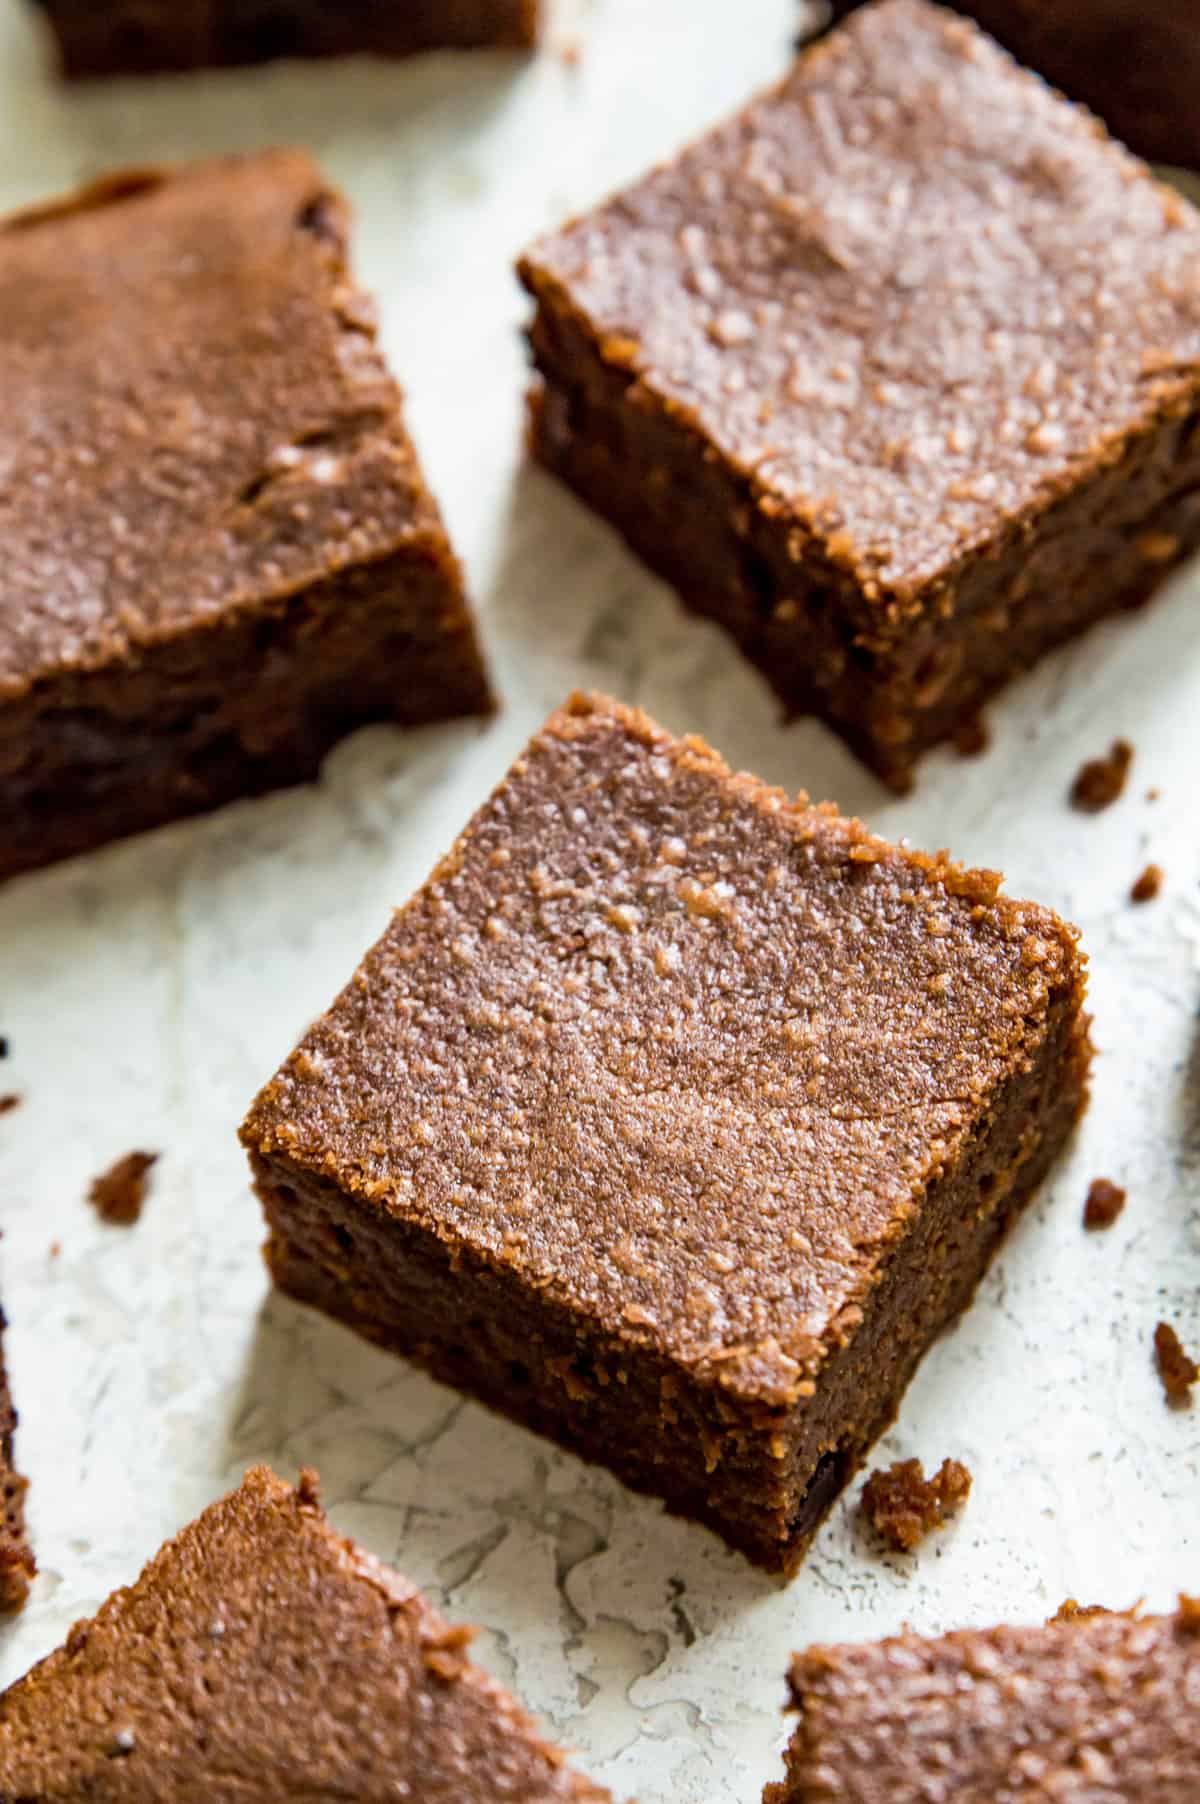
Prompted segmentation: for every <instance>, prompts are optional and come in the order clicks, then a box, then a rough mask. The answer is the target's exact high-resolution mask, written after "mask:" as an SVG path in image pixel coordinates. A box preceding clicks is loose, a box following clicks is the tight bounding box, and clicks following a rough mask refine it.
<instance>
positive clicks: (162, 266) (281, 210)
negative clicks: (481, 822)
mask: <svg viewBox="0 0 1200 1804" xmlns="http://www.w3.org/2000/svg"><path fill="white" fill-rule="evenodd" d="M347 229H348V225H347V211H346V207H345V204H344V202H343V201H342V199H341V197H340V196H339V195H337V194H336V193H334V192H333V191H332V190H330V188H329V187H328V186H327V185H326V183H325V181H324V179H323V177H322V176H321V174H320V172H319V171H318V170H317V169H316V168H315V167H314V166H313V164H312V163H311V162H310V161H309V159H308V158H307V157H306V156H304V155H302V154H300V153H299V152H293V151H277V152H268V153H265V154H262V155H258V156H249V157H241V158H231V159H229V160H226V161H220V162H212V163H201V164H197V165H193V166H190V167H184V168H180V169H177V170H174V171H171V172H168V171H165V170H163V171H153V170H145V171H131V172H127V173H125V174H123V175H115V176H112V177H110V178H108V179H107V180H105V181H102V182H100V183H98V184H97V185H96V186H94V187H92V188H89V189H85V190H84V191H83V192H81V193H79V194H76V195H72V196H69V197H68V198H67V199H65V200H62V201H58V202H54V203H51V204H50V205H48V206H46V207H43V208H41V209H38V210H36V211H32V212H29V213H25V214H22V215H18V216H16V217H14V218H11V219H9V220H7V221H5V222H2V223H0V386H2V388H3V392H4V395H5V401H6V405H5V409H4V419H3V422H0V462H2V463H3V465H4V468H5V470H6V471H7V476H6V479H5V482H4V485H3V488H2V490H0V526H2V529H3V532H2V536H3V540H4V547H5V555H4V560H3V566H2V568H0V818H2V819H3V821H4V833H3V836H2V839H0V878H2V877H10V876H12V875H14V874H15V873H16V872H18V871H24V870H29V869H31V868H32V867H34V866H36V865H42V864H46V863H48V862H49V861H50V860H52V859H56V858H62V857H66V856H67V855H69V854H71V853H75V852H81V851H85V850H87V849H88V848H89V847H92V846H96V845H99V844H100V843H101V842H103V841H105V840H109V839H113V838H116V837H118V836H120V835H122V834H126V833H132V832H135V831H137V830H138V829H140V828H144V827H151V826H154V825H156V824H157V823H159V822H162V821H167V820H172V819H174V818H176V817H178V816H181V815H186V814H194V813H197V812H199V811H200V810H203V809H208V808H212V807H215V806H216V805H217V804H219V803H222V802H226V801H229V800H231V799H232V798H234V797H236V796H243V795H251V794H254V793H257V792H259V791H262V790H266V789H271V788H275V787H277V786H279V785H281V784H289V783H296V782H300V781H302V780H304V779H307V778H311V777H312V776H314V775H315V774H316V772H317V770H318V768H319V766H320V763H321V759H322V757H323V755H324V753H325V752H326V751H327V750H328V748H329V747H330V746H331V745H332V744H333V743H334V742H335V741H336V740H337V739H339V738H340V737H341V736H342V735H343V734H345V733H347V732H349V731H350V730H351V729H352V728H354V727H356V726H359V725H361V724H362V723H364V722H366V721H375V720H394V721H401V722H405V723H414V724H415V723H418V722H423V721H430V720H440V719H444V718H446V717H448V716H452V715H461V714H470V713H478V712H481V711H484V710H486V709H487V708H488V707H489V706H490V700H489V693H488V686H487V680H486V677H485V674H484V670H483V666H482V664H481V662H480V657H479V652H478V649H477V646H476V641H475V633H474V627H473V624H472V621H471V617H470V614H469V612H468V608H467V604H466V601H465V599H464V596H463V589H462V579H461V572H460V570H459V566H458V563H457V561H456V559H455V557H454V554H453V552H452V550H451V548H450V544H449V541H448V540H447V537H446V533H445V529H444V527H443V525H442V522H441V519H440V516H439V514H438V510H437V507H436V504H435V503H434V501H433V498H432V497H431V495H430V493H429V490H428V488H427V487H426V485H425V481H424V478H423V477H422V474H421V470H420V467H419V465H418V462H417V459H416V455H415V453H414V451H413V448H412V445H411V443H410V441H409V438H408V435H407V433H406V432H405V429H404V424H403V420H402V417H401V399H400V394H399V391H398V389H397V388H396V385H395V383H394V381H393V380H392V378H391V376H390V375H389V373H388V371H387V368H386V367H385V365H384V362H383V358H382V356H381V354H380V352H379V349H378V346H377V344H376V338H375V325H374V320H373V315H372V311H371V307H370V303H369V302H368V301H367V300H366V298H365V297H364V296H363V294H362V293H361V291H360V290H358V289H357V288H356V287H355V286H354V283H353V281H352V279H351V276H350V274H349V271H348V268H347V261H346V238H347Z"/></svg>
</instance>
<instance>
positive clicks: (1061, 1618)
mask: <svg viewBox="0 0 1200 1804" xmlns="http://www.w3.org/2000/svg"><path fill="white" fill-rule="evenodd" d="M1111 1615H1112V1611H1111V1610H1107V1609H1105V1607H1104V1605H1103V1604H1081V1603H1077V1602H1076V1600H1075V1599H1074V1598H1073V1597H1068V1598H1067V1599H1066V1600H1065V1601H1064V1602H1063V1603H1061V1604H1060V1605H1059V1606H1058V1609H1057V1610H1056V1611H1055V1612H1054V1614H1053V1616H1051V1617H1049V1618H1048V1620H1049V1621H1050V1622H1052V1623H1053V1622H1082V1621H1083V1620H1084V1618H1085V1617H1088V1616H1111Z"/></svg>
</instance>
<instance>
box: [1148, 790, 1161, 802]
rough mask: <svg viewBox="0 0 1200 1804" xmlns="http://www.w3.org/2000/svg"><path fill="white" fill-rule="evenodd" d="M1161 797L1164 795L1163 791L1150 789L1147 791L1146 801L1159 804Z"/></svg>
mask: <svg viewBox="0 0 1200 1804" xmlns="http://www.w3.org/2000/svg"><path fill="white" fill-rule="evenodd" d="M1161 795H1162V790H1161V789H1148V790H1147V791H1146V800H1147V801H1148V802H1157V801H1158V799H1159V797H1160V796H1161Z"/></svg>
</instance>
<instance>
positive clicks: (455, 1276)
mask: <svg viewBox="0 0 1200 1804" xmlns="http://www.w3.org/2000/svg"><path fill="white" fill-rule="evenodd" d="M998 883H999V879H998V878H997V877H996V876H995V874H994V873H987V872H971V871H963V870H961V869H959V868H958V867H956V866H953V865H950V864H947V863H946V862H945V861H944V859H942V858H936V859H931V858H925V857H922V856H920V855H919V854H917V853H913V852H908V851H905V850H901V849H898V848H896V847H893V846H889V845H886V844H884V842H883V841H881V840H878V839H875V838H872V836H871V835H870V834H869V833H867V832H866V831H865V829H864V828H863V827H862V826H861V825H860V823H858V822H857V821H853V820H845V819H842V818H841V817H839V816H838V814H837V813H836V811H835V810H834V809H832V808H830V807H827V806H826V807H820V808H814V807H810V806H809V805H808V804H807V802H806V801H805V800H804V798H801V799H800V800H799V801H792V800H789V798H787V797H786V796H784V795H783V794H781V793H780V792H779V791H778V790H773V789H768V788H766V787H765V786H764V785H763V784H761V783H758V782H757V781H756V780H755V779H754V778H752V777H748V776H738V775H734V774H733V773H732V772H731V771H730V770H729V769H728V768H727V767H726V766H725V765H724V764H723V763H722V762H721V760H720V758H719V757H718V756H717V755H716V753H715V752H713V751H711V750H710V749H709V748H708V747H707V746H706V745H705V744H704V743H703V742H702V741H701V740H698V739H684V740H676V739H673V738H671V737H670V735H669V734H667V733H665V732H663V731H662V730H661V729H660V728H658V727H656V726H655V725H654V724H653V723H652V722H651V721H649V720H648V719H647V718H646V717H645V716H644V715H642V714H639V713H637V712H635V711H633V710H630V709H626V708H622V707H620V706H618V705H617V704H616V703H613V702H609V701H607V700H605V699H603V698H599V697H593V698H588V697H583V696H577V697H575V698H574V699H573V700H572V702H571V703H570V704H569V705H568V706H567V708H566V709H565V710H563V711H562V712H560V713H558V714H556V715H555V716H554V717H553V718H552V719H551V720H550V722H549V723H548V725H547V726H546V727H545V729H544V730H543V731H542V732H541V733H540V734H538V736H537V737H536V738H535V739H534V740H533V741H532V743H531V744H530V745H529V746H528V748H527V749H526V751H525V752H524V754H523V755H522V757H521V758H520V759H519V760H518V761H517V763H516V764H515V765H514V767H513V769H512V771H511V773H510V774H509V776H508V778H507V779H506V780H505V782H504V783H502V784H501V786H500V788H499V789H498V790H497V791H496V793H495V794H494V795H493V796H492V798H491V800H490V801H489V802H488V803H487V804H486V805H485V806H484V807H483V808H482V809H481V810H480V812H479V813H478V814H477V815H476V817H475V819H474V820H473V821H472V822H471V824H470V825H469V827H468V828H467V830H466V832H465V833H464V834H463V835H462V837H461V838H460V839H459V841H458V842H457V844H456V845H455V846H454V848H453V849H452V850H451V852H450V853H449V854H448V856H447V857H446V858H445V859H444V860H443V861H442V863H441V864H440V865H439V866H438V867H437V869H436V870H435V872H434V873H433V876H432V877H431V878H430V880H429V882H428V883H427V884H426V885H425V887H424V888H423V889H422V890H420V891H419V892H418V894H417V895H416V896H415V897H414V898H413V900H412V901H410V902H409V903H408V905H407V906H406V907H405V908H403V909H401V910H400V912H399V913H398V914H397V915H396V917H395V919H394V921H393V923H392V925H391V927H390V928H389V930H388V931H387V933H386V934H385V935H384V936H383V938H382V939H381V940H380V941H379V943H378V945H377V946H376V947H375V948H374V950H373V951H372V952H370V953H369V954H368V956H367V958H366V960H365V962H364V963H363V965H362V966H361V968H360V969H359V971H358V972H357V974H356V975H355V976H354V978H353V979H352V981H351V983H350V984H349V986H348V988H347V989H346V990H344V991H343V993H342V995H341V996H340V997H339V998H338V1000H337V1001H336V1002H335V1004H334V1005H333V1007H332V1009H331V1010H330V1011H329V1013H328V1014H327V1015H326V1016H325V1017H324V1018H323V1019H322V1020H321V1021H319V1022H318V1023H317V1024H316V1026H314V1027H313V1028H312V1029H311V1030H310V1032H309V1033H308V1034H306V1035H305V1037H304V1039H303V1040H302V1042H301V1044H300V1046H299V1047H298V1048H297V1050H296V1051H295V1052H294V1053H293V1054H292V1056H291V1058H290V1059H289V1060H288V1061H287V1063H286V1064H285V1065H284V1067H283V1069H282V1070H281V1071H280V1072H279V1074H278V1075H277V1076H276V1077H275V1079H274V1080H273V1081H272V1082H271V1083H269V1084H268V1085H267V1087H266V1088H265V1090H264V1091H263V1092H262V1094H261V1095H260V1096H259V1097H258V1099H257V1101H256V1102H255V1104H254V1106H253V1108H252V1109H251V1112H250V1115H249V1118H248V1119H247V1121H246V1123H245V1124H244V1126H243V1129H242V1137H243V1140H244V1143H245V1145H246V1147H247V1148H248V1150H249V1152H250V1156H251V1163H252V1166H253V1171H254V1176H255V1180H256V1184H257V1187H258V1191H259V1194H260V1196H261V1198H262V1200H263V1203H264V1205H265V1209H266V1215H267V1221H268V1226H269V1231H270V1239H269V1243H268V1259H269V1263H270V1265H271V1269H272V1271H273V1272H274V1275H275V1277H276V1279H277V1281H278V1282H279V1283H280V1284H281V1285H282V1287H283V1288H284V1289H285V1290H287V1291H290V1292H291V1293H292V1294H293V1295H295V1296H298V1297H300V1298H302V1299H306V1300H308V1301H310V1302H313V1303H315V1304H317V1305H319V1306H320V1307H321V1308H323V1309H325V1310H327V1311H328V1312H329V1313H330V1314H332V1315H335V1316H338V1317H340V1318H341V1319H342V1320H343V1321H346V1322H348V1323H350V1324H351V1325H352V1326H354V1327H356V1328H358V1329H359V1330H360V1331H361V1332H362V1333H364V1334H366V1335H367V1336H369V1337H370V1338H372V1339H374V1340H377V1341H379V1342H380V1343H382V1344H383V1345H384V1346H387V1347H391V1348H393V1349H394V1350H395V1351H397V1352H399V1353H402V1354H404V1355H406V1356H407V1357H409V1358H411V1359H414V1360H416V1361H418V1362H419V1363H420V1364H422V1365H424V1366H425V1367H427V1368H428V1370H429V1371H431V1372H432V1373H433V1374H434V1375H435V1376H437V1377H439V1378H441V1379H443V1380H444V1381H446V1382H447V1383H450V1384H453V1385H457V1386H458V1387H459V1388H460V1389H462V1390H464V1391H467V1392H469V1393H471V1394H472V1395H474V1396H476V1397H479V1398H481V1399H482V1400H483V1401H484V1402H486V1403H489V1404H491V1405H492V1406H493V1407H494V1408H496V1409H499V1410H501V1411H503V1412H505V1413H506V1414H508V1415H509V1416H511V1417H513V1418H515V1419H516V1420H517V1421H519V1422H523V1423H525V1424H527V1425H528V1426H530V1427H532V1428H534V1429H536V1430H539V1431H540V1432H541V1433H543V1434H547V1435H550V1436H551V1437H553V1438H554V1439H555V1440H557V1441H560V1442H561V1443H562V1444H563V1445H564V1446H566V1447H568V1448H571V1449H573V1450H574V1451H575V1452H577V1453H580V1454H582V1455H583V1456H584V1457H585V1458H587V1459H590V1460H594V1461H598V1462H600V1463H602V1464H605V1465H607V1466H609V1467H611V1468H612V1469H613V1471H615V1472H617V1473H618V1474H619V1475H620V1476H621V1477H622V1478H623V1479H625V1480H626V1482H627V1483H629V1484H630V1485H632V1486H635V1487H636V1488H638V1489H641V1490H645V1491H648V1492H651V1493H654V1494H656V1495H657V1496H659V1497H661V1498H663V1499H664V1500H665V1501H666V1503H667V1504H668V1506H669V1507H670V1508H671V1509H672V1510H675V1511H677V1512H678V1513H680V1514H682V1515H686V1516H691V1517H694V1518H696V1519H698V1520H699V1521H702V1522H706V1523H708V1524H709V1525H710V1526H711V1527H713V1528H715V1529H716V1530H717V1531H718V1532H719V1533H720V1534H722V1535H723V1536H724V1537H725V1538H726V1540H728V1541H729V1542H730V1543H732V1544H733V1545H734V1546H736V1547H739V1548H742V1549H743V1550H744V1551H745V1552H746V1553H748V1554H749V1555H750V1556H751V1558H753V1559H754V1560H756V1561H759V1562H761V1563H762V1564H763V1565H764V1566H766V1567H769V1568H775V1569H791V1568H793V1567H795V1566H796V1565H797V1564H798V1562H799V1561H800V1559H801V1558H802V1556H803V1554H804V1552H805V1550H806V1548H807V1546H808V1543H809V1541H810V1540H811V1538H812V1535H813V1533H814V1531H815V1529H816V1527H817V1525H818V1523H819V1522H820V1520H821V1518H822V1516H823V1515H824V1513H825V1512H826V1510H827V1509H828V1508H829V1507H830V1505H831V1503H832V1502H833V1500H834V1498H835V1497H836V1496H837V1494H838V1493H839V1491H840V1490H841V1489H842V1487H843V1486H844V1485H845V1483H846V1482H847V1480H848V1479H849V1478H850V1476H851V1474H852V1473H853V1472H854V1471H855V1469H856V1468H857V1467H858V1465H859V1464H860V1462H861V1460H862V1459H863V1457H864V1455H865V1453H866V1451H867V1449H868V1448H869V1446H870V1445H871V1443H872V1441H873V1440H874V1439H875V1438H876V1436H877V1435H878V1434H879V1433H880V1432H881V1431H882V1430H883V1429H884V1428H885V1427H886V1426H887V1424H888V1423H889V1422H890V1421H891V1420H892V1418H893V1416H894V1414H895V1412H896V1409H897V1407H898V1404H899V1400H900V1397H901V1395H902V1393H903V1391H904V1388H905V1386H906V1384H907V1383H908V1380H909V1378H910V1377H911V1375H912V1372H913V1370H914V1369H915V1367H916V1364H917V1362H918V1360H919V1359H920V1356H921V1354H922V1353H923V1352H924V1351H925V1349H926V1347H927V1346H928V1345H929V1343H930V1341H931V1340H932V1339H933V1337H934V1336H935V1335H936V1334H937V1333H938V1331H939V1330H940V1329H941V1328H942V1327H943V1326H944V1325H945V1323H946V1322H948V1321H949V1320H951V1319H952V1318H953V1317H954V1316H955V1315H957V1314H958V1312H959V1311H960V1310H961V1309H963V1308H964V1307H965V1305H966V1304H967V1302H968V1301H969V1299H970V1297H971V1293H972V1291H973V1290H974V1288H975V1285H976V1283H977V1281H978V1279H979V1277H980V1275H981V1273H982V1272H983V1270H984V1268H985V1266H986V1265H987V1262H988V1260H989V1258H990V1257H991V1254H992V1252H993V1251H994V1249H995V1248H996V1246H997V1245H998V1244H999V1242H1000V1240H1001V1238H1002V1236H1003V1234H1004V1232H1005V1230H1006V1228H1007V1227H1008V1225H1009V1223H1010V1222H1011V1221H1012V1219H1013V1218H1014V1216H1015V1215H1016V1214H1017V1212H1018V1211H1019V1210H1020V1209H1021V1208H1022V1207H1023V1206H1024V1204H1025V1203H1026V1202H1027V1201H1028V1199H1029V1197H1030V1196H1031V1195H1032V1193H1033V1191H1034V1190H1035V1189H1036V1187H1037V1185H1038V1183H1039V1182H1040V1180H1041V1178H1042V1176H1043V1174H1044V1173H1045V1171H1046V1169H1047V1167H1048V1166H1049V1164H1050V1162H1051V1160H1052V1159H1053V1157H1054V1155H1055V1153H1056V1152H1057V1151H1058V1149H1059V1147H1060V1146H1061V1145H1062V1143H1063V1141H1064V1140H1065V1139H1066V1137H1067V1135H1068V1133H1069V1132H1070V1129H1071V1127H1072V1124H1073V1123H1074V1121H1075V1118H1076V1116H1077V1115H1078V1114H1079V1112H1080V1109H1081V1107H1082V1105H1083V1101H1084V1095H1085V1087H1086V1073H1087V1065H1088V1057H1089V1047H1088V1040H1087V1031H1086V1023H1085V1021H1084V1018H1083V1016H1082V1014H1081V1003H1082V998H1083V967H1082V960H1081V957H1080V954H1079V952H1078V950H1077V946H1076V938H1075V934H1074V932H1073V930H1071V929H1070V928H1068V927H1066V926H1064V925H1063V923H1062V922H1061V921H1059V920H1058V919H1057V918H1056V917H1055V916H1054V915H1052V914H1050V913H1049V912H1047V911H1046V910H1045V909H1041V908H1036V907H1033V906H1031V905H1029V904H1026V903H1019V902H1012V901H1008V900H1005V899H1002V898H1000V897H999V896H998V895H997V886H998Z"/></svg>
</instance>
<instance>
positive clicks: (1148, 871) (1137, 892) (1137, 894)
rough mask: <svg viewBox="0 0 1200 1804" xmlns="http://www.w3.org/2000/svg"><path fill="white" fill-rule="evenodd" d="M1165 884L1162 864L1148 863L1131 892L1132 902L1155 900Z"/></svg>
mask: <svg viewBox="0 0 1200 1804" xmlns="http://www.w3.org/2000/svg"><path fill="white" fill-rule="evenodd" d="M1162 886H1163V869H1162V866H1161V865H1160V864H1148V865H1147V866H1146V868H1145V870H1144V871H1143V872H1142V874H1141V876H1140V877H1139V878H1138V880H1137V882H1136V883H1135V884H1134V886H1133V888H1132V889H1131V890H1130V892H1129V900H1130V901H1131V902H1153V900H1154V898H1155V896H1157V895H1158V894H1159V892H1160V891H1161V889H1162Z"/></svg>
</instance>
